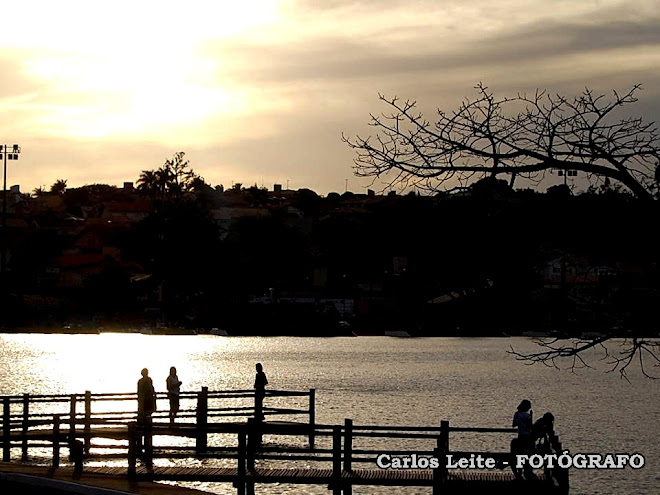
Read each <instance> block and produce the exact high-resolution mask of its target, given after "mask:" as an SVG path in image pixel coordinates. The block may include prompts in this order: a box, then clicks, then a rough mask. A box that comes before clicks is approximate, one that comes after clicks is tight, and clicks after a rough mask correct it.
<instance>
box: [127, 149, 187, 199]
mask: <svg viewBox="0 0 660 495" xmlns="http://www.w3.org/2000/svg"><path fill="white" fill-rule="evenodd" d="M184 156H185V153H184V152H183V151H179V152H178V153H175V154H174V156H173V157H172V159H170V160H166V161H165V164H164V165H163V166H162V167H160V168H159V169H157V170H143V171H142V173H140V177H139V178H138V180H137V189H138V191H139V192H141V193H143V194H145V195H146V196H149V197H151V198H152V199H156V200H165V199H172V200H176V199H179V198H180V197H181V196H183V194H184V193H186V192H188V191H191V190H192V189H193V188H194V187H196V186H198V185H199V181H198V180H196V179H199V176H197V175H196V174H195V172H193V170H192V169H191V168H190V167H189V161H188V160H184Z"/></svg>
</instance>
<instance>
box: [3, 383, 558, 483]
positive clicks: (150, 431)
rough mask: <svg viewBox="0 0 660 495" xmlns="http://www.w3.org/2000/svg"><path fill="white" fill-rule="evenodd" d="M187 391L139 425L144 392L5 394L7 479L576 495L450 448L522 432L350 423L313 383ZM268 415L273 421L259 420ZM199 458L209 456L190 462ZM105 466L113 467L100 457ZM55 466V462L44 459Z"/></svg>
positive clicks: (501, 457) (545, 478)
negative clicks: (406, 462)
mask: <svg viewBox="0 0 660 495" xmlns="http://www.w3.org/2000/svg"><path fill="white" fill-rule="evenodd" d="M160 395H161V396H159V399H163V398H164V396H163V395H162V394H160ZM183 399H185V401H186V402H187V406H188V407H186V408H185V409H184V410H182V412H181V415H180V419H178V420H177V423H176V424H175V425H171V424H169V421H168V418H167V413H166V412H164V413H157V414H155V417H154V418H153V422H152V423H150V424H138V423H137V422H136V417H135V412H134V411H126V410H122V407H120V406H119V405H118V404H121V403H123V402H125V401H132V404H136V403H137V398H136V394H92V393H90V392H86V393H85V394H74V395H68V396H65V395H50V396H47V395H28V394H24V395H22V396H7V397H2V398H0V400H2V405H3V410H2V430H1V431H2V442H1V445H2V453H3V456H2V460H3V464H0V481H1V480H2V479H3V478H2V476H3V473H10V472H13V473H19V472H22V474H33V475H35V476H41V477H49V478H55V477H59V478H62V479H69V480H74V479H76V477H77V480H78V481H77V482H79V483H85V481H84V480H91V479H95V480H96V483H97V484H99V483H100V480H102V479H106V480H107V479H110V478H112V479H113V480H114V482H115V483H118V482H119V480H121V483H122V486H124V488H119V490H121V491H124V492H125V491H128V492H132V493H145V492H144V491H136V490H137V489H138V488H139V487H140V485H141V484H143V485H144V484H145V483H147V485H145V486H151V485H150V483H151V482H154V481H200V482H201V481H204V482H217V483H231V484H232V485H233V487H234V488H235V489H236V493H237V494H238V495H244V494H248V495H249V494H253V493H254V490H255V484H261V483H287V484H289V483H290V484H302V485H312V484H315V485H325V486H327V488H328V489H329V490H331V491H332V492H333V494H342V493H343V494H345V495H346V494H349V495H350V494H352V487H353V486H355V485H372V486H381V485H384V486H419V487H423V486H426V487H430V488H431V489H432V492H433V493H434V494H452V493H461V495H466V494H469V493H481V492H482V491H485V492H488V493H507V494H515V493H523V492H526V493H527V492H529V491H530V490H531V491H533V492H534V493H547V494H567V493H568V489H569V484H568V472H567V471H566V470H562V469H546V470H544V471H543V472H540V471H539V472H536V473H535V479H531V480H518V479H516V478H515V477H514V475H513V473H512V472H511V469H510V468H506V466H507V465H510V464H511V463H512V457H511V454H510V453H509V452H479V451H467V450H460V451H459V450H451V449H450V443H449V439H450V434H456V433H462V434H468V435H472V436H475V435H477V436H478V435H506V436H508V439H510V438H512V437H513V436H514V435H515V430H514V429H511V428H474V427H453V426H450V425H449V422H447V421H442V422H441V424H440V425H437V426H384V425H371V426H369V425H366V426H362V425H360V426H358V425H354V424H353V421H351V420H350V419H346V420H345V421H344V422H343V424H339V425H323V424H317V423H316V420H315V416H316V414H315V391H314V390H313V389H311V390H309V391H304V392H299V391H273V390H270V391H268V392H267V394H266V397H265V398H264V401H263V402H264V404H263V407H262V409H261V410H259V409H257V408H258V407H260V404H261V403H260V402H259V401H256V400H255V396H254V390H235V391H209V390H207V389H206V388H203V389H202V390H200V391H199V392H187V393H186V394H185V397H183V396H182V403H183V402H184V400H183ZM123 409H125V408H123ZM161 409H162V408H161ZM262 414H263V416H264V417H265V418H266V419H265V420H258V419H256V418H260V417H261V416H262ZM271 418H272V419H271ZM301 418H303V421H299V420H300V419H301ZM508 439H505V441H504V442H503V443H504V444H505V445H508ZM317 444H318V445H317ZM539 448H540V449H542V451H540V452H542V453H557V452H561V450H562V446H561V443H560V442H559V439H558V438H557V436H556V435H554V433H552V434H550V435H549V436H547V437H546V438H545V439H544V441H543V443H542V444H541V445H540V446H539ZM62 449H66V450H67V451H68V454H69V462H68V463H67V465H66V466H61V464H62V463H61V456H60V451H61V450H62ZM13 451H20V460H21V463H17V462H11V461H12V452H13ZM383 454H387V455H390V456H412V455H413V454H415V455H416V456H418V458H422V457H425V458H427V459H431V458H436V459H439V460H440V462H439V465H438V466H437V467H435V468H429V469H380V468H379V467H378V466H377V464H376V459H377V458H378V456H381V455H383ZM447 455H452V456H453V459H455V460H456V459H470V458H473V457H474V456H479V455H480V456H482V457H483V458H493V459H495V461H497V463H498V467H499V468H500V469H490V470H487V469H481V470H476V469H470V470H467V469H465V470H457V469H447V466H446V464H445V462H444V460H445V459H446V456H447ZM194 459H203V460H204V461H203V462H202V463H200V462H199V461H195V462H194V463H193V462H189V461H191V460H194ZM99 462H100V463H102V464H103V465H100V466H99V465H92V464H98V463H99ZM44 463H46V464H48V466H47V467H45V466H35V465H34V464H44ZM193 464H194V465H196V466H197V467H191V465H193ZM312 466H313V467H312ZM317 466H318V467H317ZM422 467H424V466H422ZM502 468H504V469H502ZM21 470H22V471H21ZM19 474H20V473H19ZM5 476H6V475H5ZM88 483H89V482H88ZM91 484H94V483H93V482H91ZM98 486H102V485H100V484H99V485H98ZM157 486H161V485H157ZM131 487H132V488H131ZM155 489H156V490H157V489H158V488H155ZM142 490H144V486H143V487H142ZM58 493H59V492H58ZM62 493H64V492H62Z"/></svg>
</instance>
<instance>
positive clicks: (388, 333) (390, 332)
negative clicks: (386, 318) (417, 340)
mask: <svg viewBox="0 0 660 495" xmlns="http://www.w3.org/2000/svg"><path fill="white" fill-rule="evenodd" d="M385 336H386V337H401V338H406V337H411V335H410V334H409V333H408V332H406V331H405V330H385Z"/></svg>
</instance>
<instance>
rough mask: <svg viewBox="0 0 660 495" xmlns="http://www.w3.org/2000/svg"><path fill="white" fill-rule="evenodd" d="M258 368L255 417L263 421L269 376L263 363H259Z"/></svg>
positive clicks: (255, 387) (255, 389)
mask: <svg viewBox="0 0 660 495" xmlns="http://www.w3.org/2000/svg"><path fill="white" fill-rule="evenodd" d="M256 369H257V375H256V376H255V378H254V417H255V418H256V419H257V421H263V420H264V414H263V401H264V396H265V395H266V385H268V378H266V373H264V368H263V366H262V365H261V363H257V365H256Z"/></svg>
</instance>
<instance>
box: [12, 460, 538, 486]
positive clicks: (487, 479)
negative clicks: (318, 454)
mask: <svg viewBox="0 0 660 495" xmlns="http://www.w3.org/2000/svg"><path fill="white" fill-rule="evenodd" d="M0 472H12V473H22V474H28V475H33V476H43V477H48V478H57V479H68V480H72V479H74V478H75V479H78V480H85V479H102V478H103V477H109V478H112V479H122V480H125V482H126V483H129V480H128V477H127V475H126V468H125V467H122V466H85V469H84V472H83V473H81V474H77V475H76V474H75V473H74V470H73V468H71V467H62V468H58V469H53V468H49V467H45V466H30V465H25V464H16V463H0ZM245 477H246V480H249V481H250V482H254V483H291V484H319V485H326V484H330V483H332V482H333V481H334V478H333V476H332V469H313V468H305V469H302V468H267V469H255V470H253V471H248V472H247V473H246V475H245ZM237 479H238V470H237V469H236V468H231V467H224V468H223V467H218V468H212V467H183V466H177V467H158V466H156V467H154V468H153V470H148V469H147V468H145V467H143V466H140V467H138V468H137V469H136V476H135V479H134V480H133V481H131V482H130V483H137V482H140V483H141V482H147V481H148V482H152V481H206V482H217V483H230V482H234V481H236V480H237ZM341 479H342V481H347V482H349V481H350V483H351V484H353V485H389V486H432V485H433V471H432V470H429V469H410V470H383V469H355V470H353V471H342V473H341ZM472 482H484V483H488V484H492V483H498V484H519V482H518V481H516V479H515V478H514V476H513V474H512V473H511V472H510V471H489V472H475V471H464V470H463V471H455V472H450V473H449V479H448V483H450V484H464V483H467V484H470V483H472ZM538 482H539V483H542V482H545V480H544V478H543V475H542V474H540V475H539V479H538ZM130 483H129V484H130ZM165 486H167V485H165Z"/></svg>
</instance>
